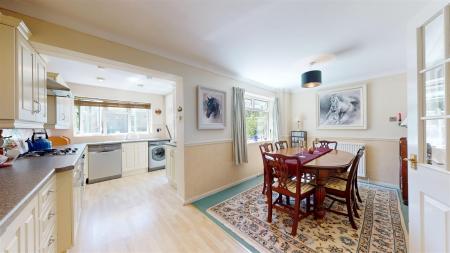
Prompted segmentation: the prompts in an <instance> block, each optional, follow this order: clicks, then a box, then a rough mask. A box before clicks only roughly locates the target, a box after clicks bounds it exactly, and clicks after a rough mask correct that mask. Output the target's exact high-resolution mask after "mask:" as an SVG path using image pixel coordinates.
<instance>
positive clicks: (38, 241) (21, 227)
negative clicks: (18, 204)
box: [0, 175, 57, 253]
mask: <svg viewBox="0 0 450 253" xmlns="http://www.w3.org/2000/svg"><path fill="white" fill-rule="evenodd" d="M56 216H57V213H56V180H55V176H54V175H53V176H52V177H51V179H50V180H49V181H48V182H47V183H46V184H45V186H44V187H42V188H41V190H39V192H38V194H37V195H36V196H34V197H33V198H32V199H31V200H30V201H29V202H28V203H27V204H26V206H25V207H24V208H23V209H22V210H21V211H20V213H19V214H18V215H17V216H16V218H15V219H14V220H13V221H12V222H11V224H9V226H8V227H7V228H6V230H5V231H4V233H3V234H2V235H1V237H0V245H1V248H0V252H8V253H9V252H11V253H14V252H46V253H47V252H56V242H57V237H56Z"/></svg>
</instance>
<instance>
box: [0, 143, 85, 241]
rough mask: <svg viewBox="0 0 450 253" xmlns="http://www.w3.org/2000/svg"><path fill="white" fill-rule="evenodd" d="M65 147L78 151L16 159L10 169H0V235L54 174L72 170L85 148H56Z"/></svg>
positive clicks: (82, 145) (75, 146)
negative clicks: (60, 154)
mask: <svg viewBox="0 0 450 253" xmlns="http://www.w3.org/2000/svg"><path fill="white" fill-rule="evenodd" d="M66 147H71V148H78V151H77V152H76V153H75V154H71V155H64V156H43V157H29V158H19V159H17V160H16V161H15V162H14V164H13V165H12V166H11V167H6V168H0V234H2V233H3V231H4V229H5V228H6V226H8V224H9V223H10V222H11V221H12V220H13V219H14V217H15V215H17V213H18V212H17V211H18V210H21V209H22V208H23V207H24V206H25V205H26V204H27V203H28V201H29V200H31V199H32V197H33V196H34V194H35V193H36V192H37V191H38V190H39V189H40V188H41V187H42V186H43V185H44V184H45V183H46V182H47V181H48V180H49V179H50V177H51V176H52V175H53V174H54V173H55V172H56V173H57V172H60V171H66V170H71V169H73V168H74V166H75V164H76V163H77V161H78V159H79V158H80V156H81V155H82V154H83V151H84V149H85V148H86V144H74V145H68V146H63V147H58V148H66Z"/></svg>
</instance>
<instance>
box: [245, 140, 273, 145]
mask: <svg viewBox="0 0 450 253" xmlns="http://www.w3.org/2000/svg"><path fill="white" fill-rule="evenodd" d="M267 142H270V143H272V140H261V141H247V144H261V143H267Z"/></svg>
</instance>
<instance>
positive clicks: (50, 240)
mask: <svg viewBox="0 0 450 253" xmlns="http://www.w3.org/2000/svg"><path fill="white" fill-rule="evenodd" d="M54 242H55V238H53V235H52V236H50V239H48V243H47V247H50V246H51V245H52V244H53V243H54Z"/></svg>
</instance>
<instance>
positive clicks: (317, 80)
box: [302, 70, 322, 88]
mask: <svg viewBox="0 0 450 253" xmlns="http://www.w3.org/2000/svg"><path fill="white" fill-rule="evenodd" d="M321 84H322V71H320V70H311V71H308V72H305V73H303V74H302V87H303V88H314V87H318V86H320V85H321Z"/></svg>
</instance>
